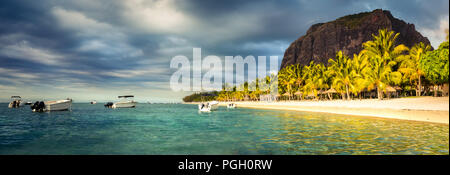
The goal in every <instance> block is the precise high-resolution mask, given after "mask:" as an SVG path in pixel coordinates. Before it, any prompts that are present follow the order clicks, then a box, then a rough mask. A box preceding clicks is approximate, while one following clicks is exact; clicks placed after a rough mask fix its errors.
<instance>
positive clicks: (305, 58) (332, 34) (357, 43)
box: [281, 9, 430, 68]
mask: <svg viewBox="0 0 450 175" xmlns="http://www.w3.org/2000/svg"><path fill="white" fill-rule="evenodd" d="M385 28H387V29H388V30H393V31H395V32H399V33H400V35H399V37H398V38H397V43H396V44H404V45H406V46H408V47H411V46H413V45H414V44H416V43H419V42H423V43H425V44H430V41H429V40H428V38H426V37H424V36H422V35H421V34H420V33H419V32H417V31H416V29H415V27H414V24H408V23H406V22H404V21H402V20H400V19H397V18H395V17H393V16H392V14H391V12H389V11H387V10H382V9H377V10H374V11H372V12H364V13H359V14H354V15H348V16H344V17H341V18H338V19H336V20H334V21H331V22H327V23H318V24H314V25H312V26H311V27H310V28H309V29H308V31H307V32H306V35H304V36H302V37H300V38H298V39H297V40H295V41H294V42H293V43H291V45H290V46H289V47H288V48H287V49H286V51H285V53H284V57H283V61H282V62H281V68H284V67H286V66H287V65H291V64H298V63H300V64H301V65H307V64H309V62H311V61H314V62H315V63H325V64H327V63H328V59H329V58H334V57H335V55H336V52H337V51H338V50H342V51H343V52H344V54H346V55H347V56H350V57H353V54H354V53H359V52H360V51H361V50H362V43H364V42H366V41H368V40H371V39H372V34H375V35H377V34H378V30H379V29H385Z"/></svg>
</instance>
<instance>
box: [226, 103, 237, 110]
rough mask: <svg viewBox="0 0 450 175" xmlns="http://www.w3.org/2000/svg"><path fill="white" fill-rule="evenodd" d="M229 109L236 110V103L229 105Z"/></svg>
mask: <svg viewBox="0 0 450 175" xmlns="http://www.w3.org/2000/svg"><path fill="white" fill-rule="evenodd" d="M227 108H228V109H234V108H236V104H235V103H228V105H227Z"/></svg>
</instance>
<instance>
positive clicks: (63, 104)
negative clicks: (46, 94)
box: [44, 99, 72, 111]
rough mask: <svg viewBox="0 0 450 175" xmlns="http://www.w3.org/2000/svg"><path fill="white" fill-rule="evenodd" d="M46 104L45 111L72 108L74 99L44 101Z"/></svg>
mask: <svg viewBox="0 0 450 175" xmlns="http://www.w3.org/2000/svg"><path fill="white" fill-rule="evenodd" d="M44 104H45V111H66V110H72V99H67V100H56V101H46V102H44Z"/></svg>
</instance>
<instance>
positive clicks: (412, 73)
mask: <svg viewBox="0 0 450 175" xmlns="http://www.w3.org/2000/svg"><path fill="white" fill-rule="evenodd" d="M430 50H431V46H430V45H425V44H424V43H422V42H420V43H419V44H416V45H414V46H413V47H412V48H411V50H410V51H409V55H408V56H405V57H403V59H402V60H400V61H401V64H400V67H399V69H398V71H400V72H401V73H403V76H404V77H405V79H409V82H410V83H412V84H414V85H416V96H421V92H422V81H421V79H422V76H423V75H424V72H423V71H422V70H421V69H420V68H419V62H420V60H421V59H422V58H423V57H424V56H425V53H426V52H428V51H430Z"/></svg>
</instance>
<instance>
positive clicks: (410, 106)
mask: <svg viewBox="0 0 450 175" xmlns="http://www.w3.org/2000/svg"><path fill="white" fill-rule="evenodd" d="M234 103H236V104H237V107H245V108H258V109H275V110H294V111H308V112H326V113H333V114H345V115H358V116H372V117H382V118H391V119H403V120H414V121H423V122H433V123H443V124H449V98H448V97H417V98H397V99H390V100H377V99H365V100H351V101H346V100H332V101H280V102H234ZM226 104H228V102H222V103H221V105H226Z"/></svg>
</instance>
